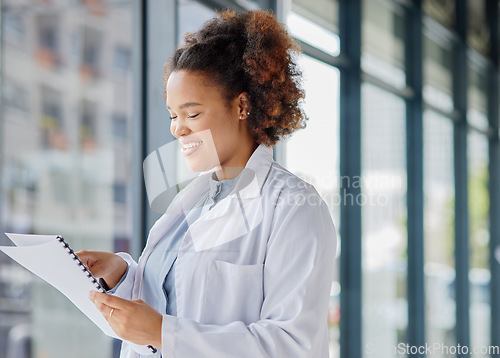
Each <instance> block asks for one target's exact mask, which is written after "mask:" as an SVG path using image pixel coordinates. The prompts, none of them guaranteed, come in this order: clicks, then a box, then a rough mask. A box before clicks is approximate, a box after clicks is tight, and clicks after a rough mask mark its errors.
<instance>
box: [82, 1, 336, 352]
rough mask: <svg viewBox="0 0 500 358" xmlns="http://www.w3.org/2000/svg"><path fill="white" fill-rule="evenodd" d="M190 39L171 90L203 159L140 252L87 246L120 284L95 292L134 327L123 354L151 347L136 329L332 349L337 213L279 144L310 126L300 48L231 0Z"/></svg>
mask: <svg viewBox="0 0 500 358" xmlns="http://www.w3.org/2000/svg"><path fill="white" fill-rule="evenodd" d="M185 42H186V43H185V45H184V46H182V47H181V48H179V49H178V50H177V51H176V52H175V53H174V55H173V56H172V58H171V59H170V61H169V62H168V63H167V65H166V76H165V79H166V102H167V108H168V110H169V112H170V114H171V132H172V134H173V135H174V136H175V137H176V138H177V139H178V140H179V141H180V142H181V144H182V145H183V147H182V153H183V154H184V156H185V159H186V162H187V164H188V166H189V168H190V169H191V170H193V171H198V172H201V173H200V174H199V175H198V176H197V177H196V178H195V179H194V180H193V181H192V182H191V183H189V184H188V185H187V186H186V187H185V188H184V189H182V190H181V191H180V192H179V193H178V194H177V196H176V197H175V198H174V201H173V202H172V203H171V204H170V206H169V208H168V209H167V212H166V213H165V214H164V215H163V216H162V217H161V218H160V219H159V220H158V221H157V222H156V223H155V225H154V226H153V227H152V229H151V231H150V234H149V237H148V242H147V245H146V248H145V249H144V252H143V253H142V255H141V257H140V259H139V261H138V263H136V262H135V261H134V260H133V259H132V258H131V257H130V256H129V255H128V254H124V253H118V254H111V253H105V252H91V251H83V252H80V253H79V256H80V258H81V259H82V260H83V261H84V262H85V263H86V264H87V266H88V267H89V268H90V270H91V271H92V273H93V274H94V275H95V276H96V277H102V278H103V279H104V280H105V282H106V283H107V285H108V286H109V287H110V288H111V290H110V291H109V292H108V293H111V294H105V293H93V294H92V295H91V299H92V300H93V301H94V303H95V304H96V306H97V307H98V308H99V310H100V311H101V312H102V314H103V315H104V317H106V319H107V320H108V322H109V324H110V325H111V327H112V328H113V329H114V330H115V332H116V333H117V334H118V335H119V336H120V337H121V338H122V339H123V340H124V342H123V345H122V352H121V357H127V358H129V357H141V356H142V355H141V354H139V353H137V352H135V351H134V345H133V344H130V343H129V342H132V343H134V344H138V345H152V346H154V347H156V348H158V352H157V353H155V354H156V356H158V357H160V356H161V357H165V358H166V357H179V358H180V357H186V358H191V357H251V358H256V357H308V358H318V357H328V336H327V323H326V318H327V309H328V300H329V293H330V285H331V280H332V273H333V262H334V257H335V248H336V237H335V229H334V225H333V222H332V219H331V216H330V214H329V211H328V208H327V206H326V204H325V203H324V201H323V200H322V199H321V198H320V196H319V195H318V193H317V191H316V190H315V189H314V187H312V186H311V185H310V184H308V183H306V182H304V181H302V180H301V179H299V178H298V177H296V176H294V175H293V174H291V173H290V172H288V171H287V170H286V169H284V168H283V167H281V166H280V165H278V164H277V163H276V162H275V161H273V157H272V146H273V145H274V144H275V143H276V142H277V141H278V140H279V139H281V138H283V137H285V136H287V135H289V134H291V133H292V132H293V131H295V130H296V129H299V128H303V127H304V122H305V119H306V118H305V115H304V113H303V111H302V109H301V106H300V104H301V101H302V99H303V96H304V94H303V91H302V90H301V88H300V77H301V73H300V71H299V70H298V69H297V67H296V64H295V62H294V55H296V54H297V53H298V51H299V49H298V48H297V47H296V45H295V44H294V42H293V40H292V38H291V37H290V36H289V35H288V34H287V32H286V30H285V29H284V27H283V26H282V25H281V24H279V23H278V22H276V20H275V18H274V16H273V15H271V14H268V13H266V12H264V11H252V12H245V13H241V14H235V13H233V12H230V11H225V12H222V13H220V14H219V15H218V17H216V18H214V19H213V20H211V21H209V22H207V23H206V24H205V25H204V27H203V28H202V29H201V30H199V31H198V32H196V33H193V34H187V35H186V38H185ZM212 142H213V146H214V147H215V152H216V160H215V161H214V160H213V159H214V158H213V157H210V155H209V154H207V153H210V147H211V145H210V144H212ZM209 157H210V158H209ZM207 158H208V159H207ZM212 166H215V167H214V168H212Z"/></svg>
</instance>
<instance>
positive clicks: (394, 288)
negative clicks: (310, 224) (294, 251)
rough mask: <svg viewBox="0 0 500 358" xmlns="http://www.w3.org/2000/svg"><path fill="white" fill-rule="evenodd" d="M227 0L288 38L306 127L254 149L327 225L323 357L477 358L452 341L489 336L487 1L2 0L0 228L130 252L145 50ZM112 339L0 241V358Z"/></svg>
mask: <svg viewBox="0 0 500 358" xmlns="http://www.w3.org/2000/svg"><path fill="white" fill-rule="evenodd" d="M227 7H229V8H232V9H234V10H238V11H241V10H244V9H256V8H266V9H272V10H273V12H274V13H275V14H276V15H277V17H278V19H279V20H280V21H282V22H283V23H285V24H286V26H287V28H288V29H289V31H290V33H291V34H292V35H293V36H294V37H295V38H296V40H297V41H298V42H299V44H300V45H301V46H302V49H303V51H304V54H303V56H302V57H301V58H300V60H299V63H300V66H301V68H302V69H303V72H304V76H305V80H304V88H305V90H306V101H305V103H304V106H305V110H306V113H307V114H308V116H309V121H308V125H307V128H306V129H305V130H302V131H299V132H297V133H296V134H294V135H293V136H292V137H291V138H289V139H288V140H286V141H285V142H283V143H280V144H278V145H276V147H275V151H274V153H275V158H276V160H277V161H278V162H280V163H282V164H284V165H285V167H287V168H288V169H289V170H290V171H292V172H294V173H295V174H296V175H298V176H300V177H303V178H304V179H305V180H307V181H309V182H310V183H312V184H313V185H314V186H315V187H316V189H317V190H318V192H319V193H320V194H321V195H322V197H323V199H324V200H325V201H326V202H327V204H328V206H329V208H330V211H331V213H332V216H333V218H334V221H335V223H336V226H337V229H338V233H337V234H338V235H339V238H340V240H341V243H340V247H339V254H338V258H337V260H336V261H337V265H336V275H335V279H334V282H333V283H332V290H331V300H330V310H329V313H328V324H329V330H330V356H331V357H332V358H337V357H342V358H359V357H364V358H368V357H370V358H371V357H376V358H378V357H380V358H382V357H383V358H386V357H400V356H405V354H401V352H400V351H398V350H397V348H398V347H400V344H410V345H416V346H418V345H422V344H425V343H428V344H431V345H432V344H441V345H442V346H443V347H448V348H450V347H451V348H452V349H450V351H449V352H446V353H442V352H438V351H436V352H433V353H434V354H435V355H436V356H441V357H461V356H462V355H459V354H457V353H456V352H455V353H453V347H456V346H457V345H458V344H461V345H462V346H463V345H466V346H468V347H470V349H471V352H470V353H471V354H470V356H471V357H477V358H479V357H494V356H496V355H494V354H493V353H491V351H490V352H487V353H484V351H481V352H480V353H477V352H472V348H473V347H476V348H479V349H481V348H482V349H483V350H484V349H488V347H490V346H495V347H498V346H500V325H499V324H498V323H496V322H497V321H498V322H500V309H499V308H497V307H500V302H499V301H500V266H499V261H500V255H499V254H498V252H499V251H498V249H497V248H498V247H499V246H498V245H499V244H500V227H499V223H500V194H499V191H500V188H499V187H500V185H499V181H500V149H499V148H500V147H499V146H500V145H499V108H498V107H499V106H498V103H500V101H499V89H498V87H499V83H498V81H499V80H498V78H499V76H498V74H499V71H498V70H499V69H498V56H499V36H498V35H499V26H498V14H499V9H500V8H499V2H498V1H497V0H439V1H438V0H421V1H420V0H405V1H402V0H312V1H305V0H276V1H266V0H261V1H243V0H198V1H196V0H178V1H174V0H152V1H146V0H142V1H141V0H2V2H1V58H2V63H1V66H2V67H1V71H2V72H1V73H2V76H1V89H2V92H1V93H2V102H1V104H2V105H1V117H2V118H1V122H0V123H1V127H0V143H1V147H0V148H1V149H0V158H1V159H0V180H1V181H0V183H1V186H0V203H1V205H0V229H1V230H3V231H1V232H18V233H39V234H61V235H63V236H64V237H65V238H66V239H67V240H68V241H69V242H70V244H71V246H72V247H73V248H74V249H75V250H80V249H92V250H107V251H114V252H118V251H128V252H130V253H132V255H133V256H134V257H136V258H137V257H138V256H139V254H140V252H141V249H142V247H143V245H144V243H145V240H146V236H147V232H148V230H149V228H150V227H151V225H152V223H153V222H154V220H155V219H156V218H157V217H158V215H157V214H155V213H153V212H152V211H151V210H150V209H149V208H148V205H147V198H146V197H145V191H144V184H143V181H142V161H143V159H144V158H145V157H146V155H148V154H149V153H150V152H152V151H153V150H155V149H156V148H158V147H160V146H161V145H163V144H165V143H167V142H169V141H171V140H173V138H172V136H171V135H170V132H169V120H168V113H167V111H166V109H165V103H164V99H163V82H162V81H163V77H162V74H163V63H164V62H165V61H166V59H167V58H168V56H169V55H170V53H171V52H172V51H173V50H174V49H175V48H176V46H178V45H179V44H181V43H182V41H183V34H184V33H186V32H188V31H195V30H196V29H198V28H199V27H200V26H201V25H202V24H203V23H204V22H205V21H206V20H208V19H209V18H211V17H213V16H214V15H215V9H216V8H227ZM175 168H176V166H175V163H173V164H172V166H171V168H166V170H173V171H175V170H176V169H175ZM0 244H1V245H4V244H8V239H7V238H6V237H3V236H1V235H0ZM89 342H91V344H89ZM119 346H120V343H119V342H118V341H114V340H111V339H109V338H107V337H105V336H104V335H103V334H102V333H101V332H100V331H99V330H98V329H97V328H96V327H94V326H93V324H92V323H91V322H90V321H88V320H87V319H85V318H84V317H83V315H82V314H81V313H80V312H79V311H78V310H77V309H76V308H74V307H73V305H72V304H71V303H69V302H68V301H67V300H66V299H65V298H64V297H63V296H62V295H60V294H59V293H58V292H57V291H55V290H54V289H53V288H51V287H50V286H48V285H47V284H45V283H44V282H42V281H41V280H39V279H37V278H36V277H34V276H33V275H31V274H29V273H28V272H27V271H25V270H24V269H23V268H21V267H20V266H19V265H17V264H15V263H13V262H12V261H11V260H10V259H8V258H7V257H6V256H5V255H3V254H0V358H4V357H5V358H13V357H15V358H59V357H61V358H63V357H64V358H66V357H68V352H72V353H71V357H72V358H79V357H116V356H117V355H118V351H119ZM497 352H498V351H497ZM415 356H418V357H423V356H424V355H415Z"/></svg>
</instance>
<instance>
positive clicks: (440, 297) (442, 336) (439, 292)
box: [424, 111, 456, 347]
mask: <svg viewBox="0 0 500 358" xmlns="http://www.w3.org/2000/svg"><path fill="white" fill-rule="evenodd" d="M424 248H425V264H424V273H425V293H426V306H425V311H426V312H425V317H426V327H425V329H426V334H427V337H426V338H427V339H426V341H427V342H429V344H430V345H432V344H436V343H437V344H443V345H444V346H447V347H452V346H456V336H455V332H454V330H455V322H456V321H455V256H454V250H455V178H454V164H453V123H452V121H451V120H450V119H449V118H445V117H442V116H440V115H438V114H436V113H434V112H431V111H426V112H425V113H424Z"/></svg>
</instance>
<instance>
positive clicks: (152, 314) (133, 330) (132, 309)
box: [89, 291, 163, 350]
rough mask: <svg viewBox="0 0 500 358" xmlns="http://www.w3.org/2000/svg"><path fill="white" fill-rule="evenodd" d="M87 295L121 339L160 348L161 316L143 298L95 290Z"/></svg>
mask: <svg viewBox="0 0 500 358" xmlns="http://www.w3.org/2000/svg"><path fill="white" fill-rule="evenodd" d="M89 297H90V299H91V300H92V302H94V304H95V305H96V307H97V308H98V309H99V311H101V313H102V315H103V316H104V318H106V320H107V321H108V323H109V325H110V326H111V328H112V329H113V331H115V333H116V334H117V335H118V336H119V337H120V338H121V339H124V340H127V341H130V342H132V343H135V344H140V345H149V344H150V345H152V346H154V347H156V348H158V349H160V350H161V324H162V319H163V317H162V315H161V314H160V313H159V312H157V311H156V310H155V309H154V308H153V307H151V306H150V305H148V304H147V303H145V302H144V301H143V300H125V299H123V298H119V297H116V296H112V295H108V294H106V293H101V292H96V291H92V292H90V294H89Z"/></svg>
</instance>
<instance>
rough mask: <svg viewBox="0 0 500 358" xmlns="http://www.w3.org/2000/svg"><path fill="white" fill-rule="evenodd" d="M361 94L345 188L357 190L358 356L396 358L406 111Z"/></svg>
mask: <svg viewBox="0 0 500 358" xmlns="http://www.w3.org/2000/svg"><path fill="white" fill-rule="evenodd" d="M361 91H362V92H361V95H362V128H361V133H362V148H361V150H362V152H361V153H362V174H363V175H362V177H361V178H358V179H359V180H356V179H355V178H352V179H353V181H352V182H351V185H353V186H354V185H360V187H361V194H360V197H359V198H355V200H356V203H358V204H359V205H361V206H362V220H363V222H362V225H363V226H362V233H363V248H362V250H363V251H362V257H363V261H362V270H363V271H362V272H363V277H362V280H363V288H362V292H363V297H362V300H363V316H362V317H363V339H364V341H365V347H366V349H365V350H363V352H364V354H365V355H364V356H365V357H366V358H374V357H376V358H389V357H397V356H398V355H396V352H395V351H394V350H391V349H390V348H391V347H397V345H398V343H400V342H405V334H406V327H407V324H408V313H407V312H408V307H407V306H408V303H407V294H406V277H407V268H406V267H407V254H406V249H407V226H406V221H407V209H406V140H405V138H406V119H405V118H406V117H405V116H406V109H405V103H404V101H403V100H402V99H401V98H399V97H396V96H394V95H392V94H390V93H388V92H385V91H383V90H381V89H379V88H377V87H374V86H372V85H368V84H364V85H363V86H362V89H361ZM342 180H343V184H344V185H345V180H344V178H342ZM353 200H354V198H353Z"/></svg>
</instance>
